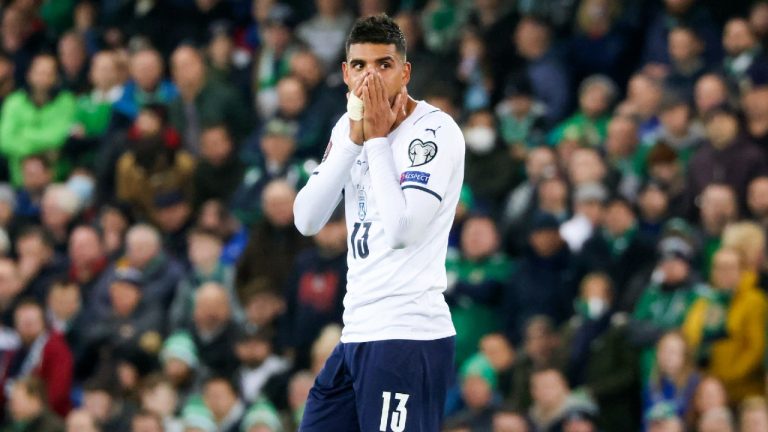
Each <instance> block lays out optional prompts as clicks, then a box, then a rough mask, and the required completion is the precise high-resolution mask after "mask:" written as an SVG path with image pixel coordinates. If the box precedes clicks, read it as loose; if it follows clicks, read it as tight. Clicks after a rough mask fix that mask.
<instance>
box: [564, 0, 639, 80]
mask: <svg viewBox="0 0 768 432" xmlns="http://www.w3.org/2000/svg"><path fill="white" fill-rule="evenodd" d="M621 6H622V5H621V3H620V2H618V1H615V0H590V1H585V2H582V3H581V4H579V5H578V9H577V11H576V30H575V32H574V34H573V36H571V37H570V38H568V39H569V40H568V52H570V53H571V55H570V56H569V58H568V64H569V65H571V68H572V69H573V70H574V75H575V78H576V80H577V82H578V81H581V80H582V79H584V77H587V76H589V75H593V74H605V75H608V76H610V77H611V79H613V80H614V81H616V82H624V81H625V80H626V76H627V72H628V71H627V65H626V62H627V58H628V55H627V54H629V48H630V39H629V36H630V35H629V34H628V33H627V31H626V29H625V28H624V26H623V25H622V24H623V23H622V22H621V14H622V11H621Z"/></svg>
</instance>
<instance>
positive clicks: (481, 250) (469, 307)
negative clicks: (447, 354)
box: [445, 216, 512, 364]
mask: <svg viewBox="0 0 768 432" xmlns="http://www.w3.org/2000/svg"><path fill="white" fill-rule="evenodd" d="M498 249H499V236H498V233H497V232H496V226H495V225H494V222H493V220H492V219H491V218H489V217H486V216H472V217H470V218H469V219H467V221H466V222H464V226H463V228H462V232H461V250H460V251H458V250H456V249H449V250H448V255H447V257H446V263H445V267H446V270H447V275H448V289H447V290H446V293H445V296H446V300H447V301H448V304H449V306H450V308H451V317H452V318H453V325H454V327H456V333H457V335H456V364H462V363H463V362H464V361H465V360H467V359H468V358H469V356H471V355H472V354H473V353H474V352H476V351H477V347H478V343H479V342H480V339H481V338H482V337H483V336H485V335H486V334H489V333H492V332H495V331H498V330H500V328H501V319H500V316H499V312H500V311H499V310H498V304H499V299H500V296H501V294H502V290H503V289H504V287H505V285H506V284H507V282H508V280H509V277H510V273H511V269H512V265H511V263H510V260H509V258H507V256H506V255H504V254H503V253H501V252H499V250H498Z"/></svg>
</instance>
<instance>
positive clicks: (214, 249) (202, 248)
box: [169, 228, 242, 329]
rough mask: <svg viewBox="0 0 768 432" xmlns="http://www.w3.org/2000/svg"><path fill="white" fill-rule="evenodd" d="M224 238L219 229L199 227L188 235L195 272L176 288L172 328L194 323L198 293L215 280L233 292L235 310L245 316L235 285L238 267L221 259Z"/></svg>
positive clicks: (188, 251) (184, 326) (233, 307)
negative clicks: (235, 267) (201, 288)
mask: <svg viewBox="0 0 768 432" xmlns="http://www.w3.org/2000/svg"><path fill="white" fill-rule="evenodd" d="M223 247H224V243H223V239H222V238H221V236H220V235H219V233H217V232H216V231H212V230H207V229H203V228H195V229H193V230H192V231H190V233H189V236H188V249H187V258H188V259H189V262H190V264H191V272H190V273H189V274H187V275H185V276H184V278H183V279H182V280H181V282H180V283H179V286H178V288H177V289H176V294H175V296H174V300H173V303H172V305H171V309H170V317H169V318H170V320H169V321H170V324H171V328H175V329H179V328H189V325H190V324H191V323H192V310H193V309H194V304H193V303H194V302H193V300H194V296H195V293H196V292H197V290H198V288H200V286H202V285H204V284H206V283H208V282H215V283H218V284H221V285H222V286H223V287H224V288H226V289H227V291H228V292H229V296H230V299H231V300H232V305H231V308H232V312H233V314H234V315H235V316H236V317H237V319H238V320H240V319H241V318H242V310H241V309H242V308H241V307H240V303H239V302H238V301H237V296H236V295H235V289H234V278H235V273H234V268H233V267H232V266H231V265H226V264H224V263H222V262H221V260H220V258H221V252H222V249H223Z"/></svg>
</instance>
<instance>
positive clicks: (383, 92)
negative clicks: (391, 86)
mask: <svg viewBox="0 0 768 432" xmlns="http://www.w3.org/2000/svg"><path fill="white" fill-rule="evenodd" d="M376 82H377V90H378V92H379V103H381V104H382V105H383V104H386V105H387V107H389V98H388V97H387V86H386V85H385V84H384V78H382V76H381V74H378V73H377V74H376Z"/></svg>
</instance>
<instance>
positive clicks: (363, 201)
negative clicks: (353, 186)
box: [357, 189, 368, 221]
mask: <svg viewBox="0 0 768 432" xmlns="http://www.w3.org/2000/svg"><path fill="white" fill-rule="evenodd" d="M367 214H368V203H367V197H366V196H365V191H364V190H362V189H359V190H358V191H357V216H358V217H359V218H360V220H361V221H362V220H365V215H367Z"/></svg>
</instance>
